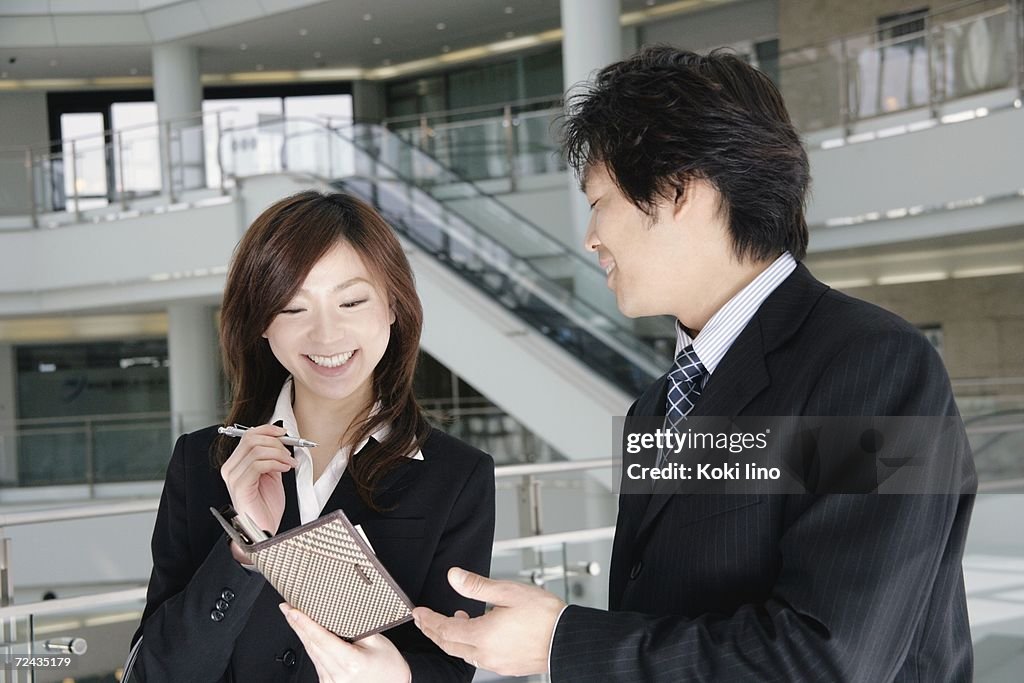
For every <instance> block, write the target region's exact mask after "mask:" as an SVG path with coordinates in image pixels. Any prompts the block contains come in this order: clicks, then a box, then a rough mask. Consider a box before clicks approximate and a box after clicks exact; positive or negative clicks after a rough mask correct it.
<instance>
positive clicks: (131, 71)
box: [128, 66, 139, 76]
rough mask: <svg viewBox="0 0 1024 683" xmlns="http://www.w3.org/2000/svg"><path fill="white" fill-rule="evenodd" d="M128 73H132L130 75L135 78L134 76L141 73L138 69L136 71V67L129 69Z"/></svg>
mask: <svg viewBox="0 0 1024 683" xmlns="http://www.w3.org/2000/svg"><path fill="white" fill-rule="evenodd" d="M128 73H130V74H131V75H132V76H134V75H136V74H137V73H139V70H138V69H136V68H135V67H134V66H133V67H132V68H130V69H128Z"/></svg>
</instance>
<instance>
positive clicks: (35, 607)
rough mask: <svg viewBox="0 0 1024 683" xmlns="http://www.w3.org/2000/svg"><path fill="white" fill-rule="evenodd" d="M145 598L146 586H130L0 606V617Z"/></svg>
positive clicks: (104, 605)
mask: <svg viewBox="0 0 1024 683" xmlns="http://www.w3.org/2000/svg"><path fill="white" fill-rule="evenodd" d="M145 599H146V588H145V587H141V588H128V589H126V590H120V591H108V592H106V593H92V594H90V595H79V596H77V597H74V598H55V599H53V600H42V601H40V602H26V603H23V604H20V605H8V606H7V607H0V619H12V618H17V617H28V616H38V615H40V614H63V613H65V612H77V611H81V610H89V609H95V608H97V607H110V606H112V605H121V604H124V603H126V602H135V601H139V600H145Z"/></svg>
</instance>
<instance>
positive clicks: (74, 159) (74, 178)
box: [65, 140, 82, 221]
mask: <svg viewBox="0 0 1024 683" xmlns="http://www.w3.org/2000/svg"><path fill="white" fill-rule="evenodd" d="M65 161H66V160H65ZM71 191H72V193H73V194H72V195H71V198H72V200H73V202H74V207H75V220H79V221H80V220H82V210H81V207H80V206H79V204H78V154H77V153H76V152H75V141H74V140H71Z"/></svg>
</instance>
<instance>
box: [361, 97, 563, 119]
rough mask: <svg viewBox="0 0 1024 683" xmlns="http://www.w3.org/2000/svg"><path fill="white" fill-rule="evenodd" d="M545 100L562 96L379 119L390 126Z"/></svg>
mask: <svg viewBox="0 0 1024 683" xmlns="http://www.w3.org/2000/svg"><path fill="white" fill-rule="evenodd" d="M547 102H550V103H552V104H561V102H562V96H561V95H557V96H552V95H544V96H540V97H529V98H526V99H519V100H511V101H506V102H500V103H498V104H480V105H474V106H472V107H457V108H454V109H443V110H435V111H428V112H423V113H421V114H405V115H403V116H391V117H384V118H383V119H381V121H380V123H381V125H383V126H390V125H392V124H395V123H406V122H413V123H415V122H419V121H422V120H423V119H424V118H427V119H436V118H445V117H449V116H459V115H462V114H475V113H477V112H482V111H495V110H498V111H502V110H504V109H505V108H506V107H513V108H524V107H531V106H534V105H537V104H544V103H547Z"/></svg>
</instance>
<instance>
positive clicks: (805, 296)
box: [635, 264, 828, 544]
mask: <svg viewBox="0 0 1024 683" xmlns="http://www.w3.org/2000/svg"><path fill="white" fill-rule="evenodd" d="M827 290H828V287H827V286H825V285H823V284H822V283H820V282H818V281H817V280H815V279H814V277H813V276H812V275H811V273H810V272H809V271H808V270H807V268H805V267H804V265H803V264H797V267H796V270H794V271H793V273H792V274H791V275H790V276H789V277H788V278H786V280H785V281H783V282H782V284H780V285H779V286H778V288H776V290H775V291H774V292H772V293H771V294H769V295H768V298H767V299H765V300H764V303H762V304H761V307H760V308H759V309H758V310H757V313H755V314H754V317H753V318H751V320H750V322H749V323H747V326H746V327H744V328H743V330H742V331H741V332H740V334H739V336H738V337H737V338H736V341H735V342H733V344H732V346H731V347H729V350H728V351H727V352H726V354H725V357H724V358H722V360H721V362H720V363H719V364H718V367H717V368H716V369H715V372H714V374H712V375H711V379H710V380H708V384H707V386H706V387H705V388H704V391H703V393H702V394H701V397H700V400H698V401H697V404H696V405H695V406H694V407H693V410H692V411H691V412H690V415H692V416H694V417H699V416H714V417H728V418H729V419H734V418H735V417H737V416H738V415H739V414H740V413H741V412H742V411H743V409H744V408H746V407H747V405H749V404H750V402H751V401H752V400H753V399H754V398H755V397H756V396H757V395H758V394H760V393H761V392H762V391H764V390H765V389H766V388H767V387H768V386H769V385H770V384H771V382H772V378H771V376H770V375H769V373H768V366H767V363H766V362H765V357H766V356H767V355H768V354H769V353H770V352H772V351H773V350H775V349H776V348H778V347H779V346H780V345H781V344H782V343H783V342H785V341H786V340H787V339H789V337H791V336H792V335H793V334H795V333H796V332H797V330H799V328H800V326H801V325H802V324H803V321H804V319H806V317H807V314H808V313H810V311H811V309H812V308H813V307H814V304H816V303H817V301H818V299H819V298H821V296H822V295H823V294H824V293H825V292H826V291H827ZM661 385H662V386H661V388H660V396H661V402H660V403H654V402H653V401H647V402H645V403H644V408H645V409H647V410H653V412H650V413H641V412H640V407H641V406H640V402H639V401H638V402H637V411H636V414H638V415H643V414H648V415H664V414H665V400H664V399H665V391H666V386H665V382H664V378H663V379H662V380H661ZM645 394H646V392H645ZM673 495H685V494H673V493H658V492H657V489H656V492H655V493H653V494H652V495H651V496H650V497H649V501H648V504H647V508H646V509H645V510H644V515H643V517H642V519H641V521H640V525H639V527H638V528H637V531H636V536H635V538H636V541H635V542H636V543H638V544H639V543H641V542H642V539H643V537H644V536H645V535H646V533H647V532H648V531H649V529H650V527H651V524H652V523H653V522H654V520H655V519H656V518H657V516H658V514H659V513H660V512H661V511H662V510H663V509H664V507H665V505H667V504H668V502H669V500H671V498H672V496H673Z"/></svg>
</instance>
